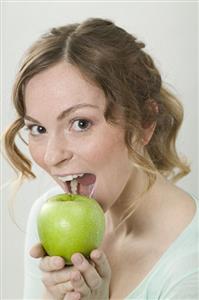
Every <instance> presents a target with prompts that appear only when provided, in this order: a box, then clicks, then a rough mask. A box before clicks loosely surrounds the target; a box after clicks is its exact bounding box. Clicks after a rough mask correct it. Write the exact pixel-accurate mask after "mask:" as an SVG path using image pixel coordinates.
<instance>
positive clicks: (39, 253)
mask: <svg viewBox="0 0 199 300" xmlns="http://www.w3.org/2000/svg"><path fill="white" fill-rule="evenodd" d="M29 253H30V256H32V257H34V258H40V257H43V256H45V255H46V251H45V250H44V248H43V247H42V245H41V244H40V243H38V244H36V245H34V246H33V247H32V248H31V249H30V252H29Z"/></svg>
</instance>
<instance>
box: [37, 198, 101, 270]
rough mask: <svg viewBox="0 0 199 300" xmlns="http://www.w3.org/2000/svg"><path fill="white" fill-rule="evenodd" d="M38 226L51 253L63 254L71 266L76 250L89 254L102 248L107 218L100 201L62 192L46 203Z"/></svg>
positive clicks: (41, 239)
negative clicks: (100, 246)
mask: <svg viewBox="0 0 199 300" xmlns="http://www.w3.org/2000/svg"><path fill="white" fill-rule="evenodd" d="M37 227H38V234H39V238H40V241H41V244H42V246H43V248H44V249H45V251H46V252H47V254H48V255H50V256H62V257H63V258H64V259H65V262H66V264H68V265H70V264H71V256H72V255H73V254H74V253H77V252H79V253H82V254H83V255H84V256H86V257H89V254H90V252H91V251H92V250H93V249H95V248H98V247H99V245H100V243H101V242H102V239H103V236H104V230H105V217H104V213H103V210H102V208H101V206H100V205H99V204H98V203H97V201H96V200H94V199H91V198H87V197H85V196H81V195H74V194H59V195H56V196H53V197H51V198H49V199H48V200H47V201H46V202H45V203H44V204H43V206H42V207H41V210H40V212H39V215H38V219H37Z"/></svg>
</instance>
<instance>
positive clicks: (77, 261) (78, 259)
mask: <svg viewBox="0 0 199 300" xmlns="http://www.w3.org/2000/svg"><path fill="white" fill-rule="evenodd" d="M82 262H83V258H82V256H81V255H76V256H74V258H73V263H74V264H75V265H81V263H82Z"/></svg>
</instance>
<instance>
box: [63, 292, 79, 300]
mask: <svg viewBox="0 0 199 300" xmlns="http://www.w3.org/2000/svg"><path fill="white" fill-rule="evenodd" d="M80 298H81V296H80V294H79V293H77V292H71V293H67V294H66V296H65V297H64V300H80Z"/></svg>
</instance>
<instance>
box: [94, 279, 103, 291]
mask: <svg viewBox="0 0 199 300" xmlns="http://www.w3.org/2000/svg"><path fill="white" fill-rule="evenodd" d="M101 284H102V280H101V279H100V278H96V279H95V280H93V283H92V289H93V290H96V289H98V288H99V287H100V286H101Z"/></svg>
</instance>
